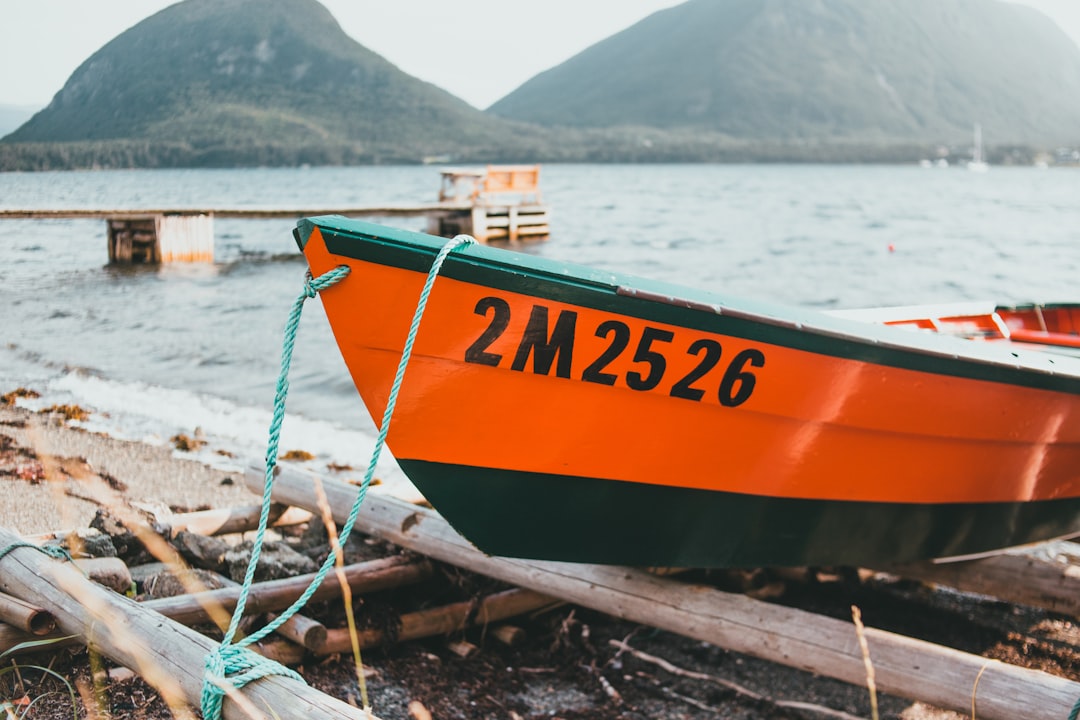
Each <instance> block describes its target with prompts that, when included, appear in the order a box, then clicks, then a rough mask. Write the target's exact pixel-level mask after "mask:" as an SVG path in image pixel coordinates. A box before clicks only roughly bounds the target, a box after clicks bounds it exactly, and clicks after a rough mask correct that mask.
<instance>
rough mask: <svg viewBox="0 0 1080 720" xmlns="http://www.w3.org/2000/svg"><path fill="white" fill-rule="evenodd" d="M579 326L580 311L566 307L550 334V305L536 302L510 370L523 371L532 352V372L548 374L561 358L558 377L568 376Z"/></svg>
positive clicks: (556, 370) (557, 372)
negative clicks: (575, 332)
mask: <svg viewBox="0 0 1080 720" xmlns="http://www.w3.org/2000/svg"><path fill="white" fill-rule="evenodd" d="M576 326H577V313H576V312H574V311H573V310H563V311H562V312H560V313H559V319H558V320H556V321H555V329H554V330H552V331H551V335H550V336H548V309H547V308H546V307H544V306H543V305H533V309H532V314H531V315H529V324H528V325H527V326H526V327H525V334H524V335H522V337H521V344H520V345H518V349H517V355H515V356H514V363H513V365H511V366H510V369H511V370H518V371H523V370H524V369H525V364H526V363H527V362H528V360H529V355H532V356H533V372H534V373H536V374H537V375H547V374H548V373H550V372H551V366H552V364H553V363H554V362H555V360H556V358H558V366H557V367H556V369H555V375H556V376H557V377H562V378H569V377H570V365H571V363H572V360H573V356H574V330H575V328H576Z"/></svg>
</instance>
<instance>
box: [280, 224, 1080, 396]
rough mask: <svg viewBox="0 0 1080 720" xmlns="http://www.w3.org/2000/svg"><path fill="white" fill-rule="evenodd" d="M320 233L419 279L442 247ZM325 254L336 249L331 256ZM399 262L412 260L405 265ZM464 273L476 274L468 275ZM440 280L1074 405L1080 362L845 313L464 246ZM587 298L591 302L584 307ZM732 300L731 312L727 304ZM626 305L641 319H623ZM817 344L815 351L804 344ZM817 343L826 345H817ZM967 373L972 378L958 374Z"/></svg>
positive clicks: (366, 233) (417, 239) (300, 230)
mask: <svg viewBox="0 0 1080 720" xmlns="http://www.w3.org/2000/svg"><path fill="white" fill-rule="evenodd" d="M316 227H318V228H319V229H320V232H321V233H322V234H323V239H324V242H325V243H326V244H327V249H328V251H329V252H330V253H331V254H333V255H339V256H342V257H348V258H351V259H354V260H361V261H366V262H377V263H382V264H389V265H392V266H394V267H399V268H401V269H406V270H412V271H416V272H427V270H428V268H429V267H430V264H431V260H432V259H433V258H434V256H435V255H436V254H437V253H438V252H439V250H440V249H441V247H442V246H443V245H444V244H445V239H443V238H438V237H435V236H431V235H426V234H423V233H418V232H413V231H409V230H402V229H399V228H392V227H388V226H383V225H378V224H374V223H368V222H364V221H359V220H352V219H349V218H345V217H342V216H337V215H331V216H319V217H313V218H304V219H302V220H300V221H299V222H298V224H297V227H296V230H295V231H294V236H295V238H296V241H297V244H298V246H299V247H300V248H301V250H303V249H304V248H305V246H306V244H307V242H308V240H309V238H310V236H311V234H312V232H314V230H315V228H316ZM328 231H329V232H328ZM338 238H341V239H344V240H364V241H367V244H366V245H364V246H361V245H357V244H355V243H342V242H338V241H337V240H338ZM331 245H333V246H334V247H333V248H331V247H330V246H331ZM362 247H363V248H366V249H367V250H368V253H366V254H365V253H364V252H357V250H358V249H360V248H362ZM376 247H377V248H379V249H380V250H383V251H389V252H390V254H392V255H395V262H387V260H388V258H387V257H386V256H385V252H375V253H374V254H376V255H378V256H379V257H378V259H377V260H373V259H372V257H371V251H372V250H375V248H376ZM405 258H409V259H411V260H410V261H403V260H404V259H405ZM511 258H512V260H511ZM470 270H471V271H472V272H469V271H470ZM476 272H479V273H482V274H485V275H490V276H491V277H490V278H486V279H485V280H484V281H480V280H478V279H477V278H476V277H475V276H474V275H473V273H476ZM441 274H442V275H445V276H447V277H451V278H453V279H458V280H461V281H464V282H470V283H474V284H478V285H484V286H487V287H492V288H494V289H499V290H504V291H507V292H514V293H519V294H523V295H529V296H532V297H539V298H544V299H548V300H553V301H556V302H562V303H566V304H576V305H579V306H582V307H589V308H592V309H597V310H603V311H609V312H615V313H621V314H624V315H627V316H631V317H637V318H640V319H644V320H652V321H656V322H664V323H667V324H672V325H681V326H683V327H687V328H691V329H697V330H701V331H704V332H712V333H719V334H727V335H730V336H733V337H740V338H743V339H749V340H755V341H760V342H766V343H770V344H775V345H779V346H783V347H788V348H792V349H796V350H801V351H807V352H813V353H818V354H822V355H827V356H831V357H838V358H846V359H853V360H856V361H861V362H869V363H872V364H880V365H884V366H888V367H896V368H902V369H909V370H914V371H920V372H931V373H935V374H943V375H949V376H953V377H960V378H967V379H974V380H985V381H991V382H999V383H1005V384H1010V385H1020V386H1025V387H1031V388H1035V389H1040V390H1046V391H1050V392H1063V393H1070V394H1077V395H1080V359H1078V358H1074V357H1071V356H1068V355H1064V354H1055V353H1046V352H1042V351H1039V350H1032V349H1025V348H1017V347H1015V346H1011V345H1010V346H1008V347H1002V346H995V345H992V344H983V343H979V342H976V341H972V340H967V339H963V338H957V337H952V336H949V335H940V334H937V333H931V332H927V333H921V332H917V331H912V330H911V329H904V328H897V327H892V326H889V325H885V324H878V323H872V322H868V321H866V320H858V319H852V318H849V317H845V316H844V313H846V312H852V313H856V312H858V311H823V310H816V309H812V308H802V307H799V306H794V305H780V304H769V303H765V302H761V301H757V300H746V299H740V298H726V297H720V296H718V295H717V294H715V293H712V292H710V291H706V290H702V289H700V288H693V287H690V286H680V285H674V284H669V283H664V282H661V281H656V280H651V279H648V278H643V277H639V276H632V275H629V274H619V273H613V272H609V271H601V270H596V269H595V268H590V267H588V266H584V265H578V264H574V263H568V262H562V261H555V260H551V259H547V258H541V257H537V256H534V255H527V254H524V253H514V252H511V251H507V250H503V249H501V248H492V247H487V246H484V245H470V246H467V247H463V248H459V249H458V250H456V251H455V252H454V253H452V254H451V255H450V256H448V257H447V260H446V263H445V264H444V265H443V269H442V272H441ZM508 275H509V276H512V277H514V278H515V283H514V284H510V283H508V282H506V281H505V280H498V281H492V279H493V278H494V279H501V278H505V277H507V276H508ZM529 280H531V282H529ZM544 286H549V289H548V291H547V292H541V291H540V288H542V287H544ZM684 293H690V294H694V293H696V294H699V295H700V296H701V299H699V298H695V297H685V296H684V295H683V294H684ZM571 296H572V297H571ZM585 298H590V299H592V301H585ZM605 300H606V302H605ZM613 300H621V302H612V301H613ZM731 300H734V301H735V302H729V301H731ZM627 303H630V304H631V306H634V307H635V309H636V310H638V311H637V312H630V311H628V310H627V309H626V308H627ZM639 303H640V304H639ZM657 304H660V305H663V306H665V307H668V308H671V310H673V311H675V312H676V313H677V314H678V316H679V318H680V319H679V320H677V319H674V318H672V317H671V316H670V315H669V314H667V313H662V312H661V313H657V312H655V311H654V312H640V310H641V309H643V308H647V307H649V306H656V305H657ZM614 305H618V306H619V309H616V308H615V307H613V306H614ZM740 305H742V307H740ZM1031 305H1034V304H1033V303H1032V304H1021V305H1018V306H1017V307H1025V306H1031ZM746 306H750V307H749V308H748V307H746ZM1070 306H1072V305H1071V304H1068V303H1055V304H1051V305H1045V306H1042V307H1070ZM914 307H924V308H925V307H927V306H914ZM683 311H685V314H684V312H683ZM669 312H670V311H669ZM703 314H704V315H706V316H712V317H714V318H724V319H726V320H731V321H734V323H735V324H736V325H735V326H734V327H732V326H731V325H730V324H729V323H725V327H724V328H723V330H722V331H721V330H718V329H717V328H715V327H706V326H704V323H701V322H700V321H699V322H687V321H686V320H690V319H692V318H695V317H698V318H700V316H702V315H703ZM680 320H682V321H680ZM822 321H824V322H822ZM761 326H767V328H775V329H778V330H781V331H782V335H781V336H777V335H775V334H773V333H768V332H767V329H766V328H762V327H761ZM754 328H760V330H765V331H766V334H767V335H768V337H763V334H762V332H760V331H759V332H754V331H753V329H754ZM748 330H749V332H748ZM815 338H816V339H817V341H816V342H809V341H811V340H814V339H815ZM823 340H824V341H826V342H822V341H823ZM833 341H842V342H843V343H845V344H846V345H847V346H846V347H844V346H838V345H835V344H832V345H829V344H826V343H827V342H833ZM918 357H922V358H925V359H929V360H932V361H933V362H934V365H933V367H928V366H926V364H925V361H924V362H917V361H916V360H917V358H918ZM894 358H895V359H894ZM965 369H966V370H968V371H966V372H965V371H963V370H965Z"/></svg>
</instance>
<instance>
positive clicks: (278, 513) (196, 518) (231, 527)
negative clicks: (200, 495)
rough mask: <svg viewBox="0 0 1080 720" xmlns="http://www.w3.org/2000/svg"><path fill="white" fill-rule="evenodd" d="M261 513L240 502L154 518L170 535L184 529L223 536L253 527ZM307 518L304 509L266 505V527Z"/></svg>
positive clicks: (305, 520) (260, 509)
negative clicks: (164, 526)
mask: <svg viewBox="0 0 1080 720" xmlns="http://www.w3.org/2000/svg"><path fill="white" fill-rule="evenodd" d="M261 512H262V506H261V505H242V506H239V507H231V508H215V509H213V510H197V511H195V512H188V513H176V514H174V515H167V516H164V517H161V518H158V520H159V522H162V523H164V524H165V525H168V526H169V527H170V528H171V529H172V531H173V534H176V533H177V532H179V531H181V530H186V531H188V532H194V533H199V534H200V535H226V534H228V533H242V532H248V531H250V530H254V529H256V528H257V527H259V514H260V513H261ZM310 519H311V513H310V512H308V511H307V510H301V509H300V508H290V507H287V506H285V505H280V504H277V505H273V506H271V507H270V515H269V518H268V520H269V525H270V527H282V526H285V525H299V524H300V523H304V522H307V521H308V520H310Z"/></svg>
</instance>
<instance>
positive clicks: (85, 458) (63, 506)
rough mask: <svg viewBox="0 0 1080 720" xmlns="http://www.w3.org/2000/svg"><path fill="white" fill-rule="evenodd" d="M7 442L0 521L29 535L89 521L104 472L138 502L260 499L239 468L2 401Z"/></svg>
mask: <svg viewBox="0 0 1080 720" xmlns="http://www.w3.org/2000/svg"><path fill="white" fill-rule="evenodd" d="M5 437H6V438H10V440H7V439H5ZM0 448H2V451H0V480H3V481H6V483H7V487H6V488H5V497H4V501H3V502H2V503H0V526H3V527H7V528H9V529H11V530H13V531H15V532H17V533H20V534H23V535H27V534H36V533H45V532H53V531H59V530H67V529H72V528H85V527H87V526H88V525H89V523H90V520H91V519H92V518H93V517H94V513H95V512H96V511H97V509H98V508H100V507H103V506H105V505H106V504H107V502H106V500H107V498H106V497H104V495H103V493H102V492H101V491H100V483H99V482H96V481H97V480H98V479H99V478H100V479H104V480H105V481H106V482H107V484H108V485H109V486H110V487H111V488H112V489H113V490H115V491H116V492H118V493H119V495H120V497H121V498H123V499H124V500H126V501H127V502H129V503H132V504H134V505H142V506H150V507H162V506H167V507H169V508H172V509H183V510H197V509H205V508H207V507H229V506H233V505H244V504H251V503H252V502H256V501H257V497H256V496H255V495H253V494H252V493H251V492H250V491H248V490H247V489H246V488H245V486H244V483H243V478H242V477H241V473H239V472H229V471H226V470H221V469H215V468H213V467H210V466H208V465H206V464H204V463H202V462H199V461H198V460H193V459H186V458H180V457H176V456H175V455H174V453H173V450H172V448H171V447H169V446H155V445H150V444H147V443H142V442H138V441H132V440H121V439H117V438H114V437H111V436H109V435H106V434H104V433H99V432H91V431H89V430H85V429H83V428H81V427H78V426H77V425H69V424H67V423H65V422H63V421H62V420H61V419H60V416H58V415H45V414H41V413H38V412H34V411H32V410H29V409H26V408H22V407H16V406H0ZM95 485H97V486H99V487H97V488H95V487H94V486H95Z"/></svg>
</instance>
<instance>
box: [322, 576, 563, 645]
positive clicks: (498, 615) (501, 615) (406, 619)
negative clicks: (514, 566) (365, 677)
mask: <svg viewBox="0 0 1080 720" xmlns="http://www.w3.org/2000/svg"><path fill="white" fill-rule="evenodd" d="M558 602H559V601H558V600H556V599H554V598H552V597H549V596H547V595H544V594H542V593H538V592H534V591H532V590H522V589H520V588H515V589H513V590H505V591H503V592H501V593H495V594H494V595H488V596H487V597H485V598H483V599H482V600H480V602H478V603H474V602H459V603H452V604H450V605H443V606H441V607H435V608H429V609H427V610H419V611H417V612H411V613H405V614H404V615H402V616H401V618H400V622H401V626H400V628H399V630H398V632H397V634H396V636H395V639H396V640H398V641H405V640H416V639H417V638H425V637H431V636H433V635H445V634H447V633H452V632H456V631H458V630H464V629H465V628H466V627H468V626H469V625H485V624H487V623H491V622H497V621H499V620H505V619H506V618H510V617H514V616H516V615H522V614H524V613H527V612H532V611H533V610H538V609H540V608H542V607H546V606H548V605H553V604H558ZM386 640H387V637H386V633H385V632H384V631H382V630H378V629H365V630H360V631H358V632H357V641H358V642H359V645H360V648H361V649H366V648H370V647H376V646H378V645H382V644H384V643H385V642H386ZM351 648H352V638H351V637H350V635H349V631H348V629H347V628H339V629H333V630H328V631H327V634H326V639H325V641H324V642H323V644H322V646H320V647H315V648H312V650H314V651H315V653H316V654H318V655H329V654H331V653H342V652H348V651H349V650H350V649H351Z"/></svg>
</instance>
